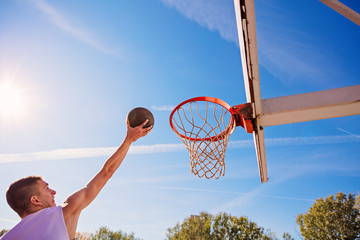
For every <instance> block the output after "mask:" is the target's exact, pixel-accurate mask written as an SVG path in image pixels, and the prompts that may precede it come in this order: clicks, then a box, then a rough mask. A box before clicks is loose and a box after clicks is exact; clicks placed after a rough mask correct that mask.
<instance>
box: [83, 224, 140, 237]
mask: <svg viewBox="0 0 360 240" xmlns="http://www.w3.org/2000/svg"><path fill="white" fill-rule="evenodd" d="M89 239H91V240H140V238H136V237H135V236H134V233H131V234H127V233H125V232H123V231H117V232H115V231H111V230H110V229H109V228H107V227H100V228H99V230H97V231H96V233H95V234H91V235H90V238H89Z"/></svg>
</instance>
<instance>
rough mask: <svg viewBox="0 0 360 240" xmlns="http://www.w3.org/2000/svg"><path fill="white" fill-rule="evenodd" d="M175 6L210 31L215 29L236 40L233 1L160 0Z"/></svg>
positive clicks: (225, 36) (227, 38)
mask: <svg viewBox="0 0 360 240" xmlns="http://www.w3.org/2000/svg"><path fill="white" fill-rule="evenodd" d="M162 1H163V2H164V3H166V4H167V5H169V6H171V7H175V8H176V9H177V10H178V11H179V12H180V13H181V14H182V15H184V16H185V17H186V18H188V19H190V20H192V21H195V22H197V23H198V24H199V25H200V26H203V27H206V28H208V29H209V30H211V31H217V32H218V33H219V34H220V36H221V37H222V38H224V39H226V40H229V41H233V42H235V43H237V42H238V40H237V30H236V21H235V12H234V5H233V1H230V0H228V1H218V0H182V1H177V0H162Z"/></svg>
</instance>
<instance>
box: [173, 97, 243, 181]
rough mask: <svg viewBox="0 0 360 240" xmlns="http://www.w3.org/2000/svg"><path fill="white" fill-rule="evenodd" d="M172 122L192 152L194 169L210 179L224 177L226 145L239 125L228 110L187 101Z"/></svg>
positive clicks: (201, 175) (192, 166) (194, 171)
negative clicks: (236, 124)
mask: <svg viewBox="0 0 360 240" xmlns="http://www.w3.org/2000/svg"><path fill="white" fill-rule="evenodd" d="M171 121H172V123H173V128H175V129H174V130H175V132H176V134H177V135H178V137H179V138H180V140H181V141H182V142H183V143H184V145H185V146H186V149H187V150H188V151H189V153H190V160H191V163H190V166H191V172H192V173H193V174H195V175H197V176H198V177H200V178H202V177H205V178H207V179H210V178H215V179H218V178H219V177H220V176H224V174H225V161H224V160H225V151H226V146H227V143H228V141H229V136H230V134H231V133H232V132H233V131H234V129H235V127H236V126H235V121H234V120H233V117H232V115H231V113H230V112H229V111H228V109H226V108H225V107H223V106H222V105H220V104H218V103H214V102H208V101H195V102H188V103H187V104H185V105H183V106H181V107H179V108H178V109H176V110H175V112H174V114H173V115H172V119H171Z"/></svg>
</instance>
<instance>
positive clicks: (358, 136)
mask: <svg viewBox="0 0 360 240" xmlns="http://www.w3.org/2000/svg"><path fill="white" fill-rule="evenodd" d="M337 129H339V130H340V131H342V132H344V133H347V134H350V135H351V136H354V137H356V138H360V135H356V134H353V133H351V132H348V131H346V130H344V129H342V128H337Z"/></svg>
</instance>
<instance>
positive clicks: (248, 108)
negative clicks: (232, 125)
mask: <svg viewBox="0 0 360 240" xmlns="http://www.w3.org/2000/svg"><path fill="white" fill-rule="evenodd" d="M230 112H231V114H232V115H233V116H234V118H235V122H236V126H237V127H238V126H241V127H243V128H244V129H245V130H246V132H248V133H252V132H253V131H254V124H253V122H254V116H253V106H252V103H244V104H240V105H235V106H232V107H231V108H230Z"/></svg>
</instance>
